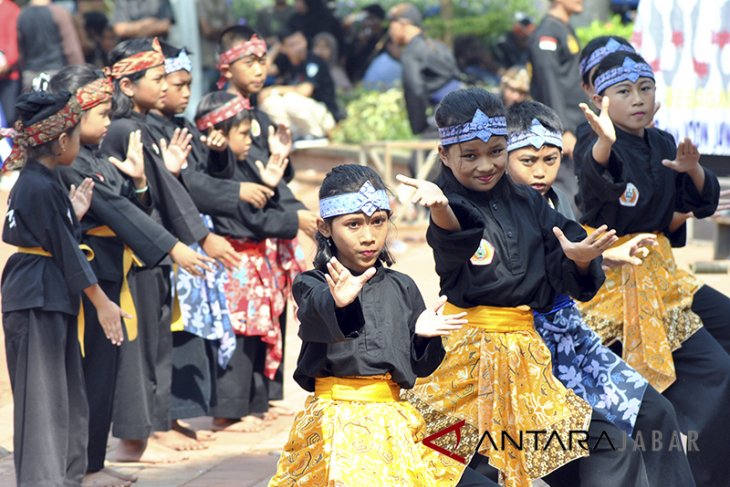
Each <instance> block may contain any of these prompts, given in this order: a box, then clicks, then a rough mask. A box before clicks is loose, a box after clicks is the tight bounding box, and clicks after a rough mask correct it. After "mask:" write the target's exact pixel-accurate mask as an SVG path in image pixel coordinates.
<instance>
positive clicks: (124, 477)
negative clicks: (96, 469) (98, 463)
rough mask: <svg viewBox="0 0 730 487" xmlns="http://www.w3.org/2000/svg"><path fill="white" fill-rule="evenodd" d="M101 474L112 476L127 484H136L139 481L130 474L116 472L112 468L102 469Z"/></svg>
mask: <svg viewBox="0 0 730 487" xmlns="http://www.w3.org/2000/svg"><path fill="white" fill-rule="evenodd" d="M101 472H104V473H105V474H107V475H111V476H112V477H116V478H118V479H121V480H126V481H127V482H132V483H135V482H136V481H137V476H136V475H132V474H130V473H124V472H121V471H119V470H115V469H113V468H110V467H104V468H102V469H101Z"/></svg>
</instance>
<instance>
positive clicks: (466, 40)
mask: <svg viewBox="0 0 730 487" xmlns="http://www.w3.org/2000/svg"><path fill="white" fill-rule="evenodd" d="M454 55H455V56H456V64H457V65H458V66H459V69H460V70H461V71H462V72H463V73H464V74H465V75H466V77H467V81H468V82H469V83H472V84H473V83H484V84H488V85H491V86H497V85H498V84H499V71H500V67H499V65H498V64H497V63H496V62H495V59H494V56H493V55H492V53H491V52H490V50H489V48H488V47H487V45H486V44H485V43H484V41H483V40H482V39H480V38H479V37H477V36H462V37H458V38H457V39H456V40H455V41H454Z"/></svg>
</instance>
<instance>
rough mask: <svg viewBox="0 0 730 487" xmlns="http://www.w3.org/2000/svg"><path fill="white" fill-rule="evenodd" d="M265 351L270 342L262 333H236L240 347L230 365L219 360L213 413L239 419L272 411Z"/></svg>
mask: <svg viewBox="0 0 730 487" xmlns="http://www.w3.org/2000/svg"><path fill="white" fill-rule="evenodd" d="M213 348H214V351H215V352H216V353H217V349H216V346H215V345H214V346H213ZM265 354H266V344H265V343H263V342H262V341H261V339H260V338H259V337H255V336H253V337H248V336H243V335H238V336H236V350H235V352H234V353H233V357H231V360H230V362H228V365H227V366H226V368H225V369H224V368H222V367H221V366H220V365H218V364H217V363H216V373H215V388H214V393H213V399H212V401H211V407H210V415H211V416H214V417H216V418H230V419H235V418H242V417H243V416H247V415H249V414H256V413H264V412H266V411H268V409H269V392H268V387H267V384H266V382H265V377H264V376H263V373H261V372H260V371H263V366H264V359H265ZM254 371H259V373H254Z"/></svg>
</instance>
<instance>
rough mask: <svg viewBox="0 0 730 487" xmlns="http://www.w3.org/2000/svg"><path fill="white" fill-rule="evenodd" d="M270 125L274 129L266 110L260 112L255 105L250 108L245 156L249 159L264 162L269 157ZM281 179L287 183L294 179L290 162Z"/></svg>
mask: <svg viewBox="0 0 730 487" xmlns="http://www.w3.org/2000/svg"><path fill="white" fill-rule="evenodd" d="M272 126H273V128H274V129H276V126H275V125H274V124H273V123H272V122H271V118H269V116H268V115H267V114H266V112H262V111H261V110H259V109H258V108H255V107H254V108H253V109H252V110H251V133H250V135H251V148H250V149H249V151H248V156H247V159H248V160H249V161H254V162H255V161H261V162H262V163H264V164H266V162H267V161H268V160H269V157H271V150H269V127H272ZM282 179H283V180H284V181H286V182H287V183H288V182H290V181H291V180H292V179H294V166H293V165H292V164H289V165H288V166H286V170H285V171H284V177H283V178H282Z"/></svg>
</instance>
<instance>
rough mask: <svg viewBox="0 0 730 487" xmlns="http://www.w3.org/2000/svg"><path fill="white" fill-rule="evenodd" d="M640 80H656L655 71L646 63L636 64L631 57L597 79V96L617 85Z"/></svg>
mask: <svg viewBox="0 0 730 487" xmlns="http://www.w3.org/2000/svg"><path fill="white" fill-rule="evenodd" d="M639 78H650V79H651V80H654V71H653V70H652V69H651V66H649V65H648V64H646V63H645V62H638V63H637V62H636V61H634V60H633V59H631V58H630V57H627V58H626V59H624V63H623V64H622V65H621V66H617V67H615V68H611V69H609V70H608V71H606V72H605V73H601V74H599V75H598V76H597V77H596V81H595V83H594V84H595V89H596V93H597V94H599V95H600V94H601V93H603V92H604V91H605V90H606V88H608V87H611V86H613V85H617V84H619V83H621V82H623V81H631V82H632V83H636V81H637V80H638V79H639Z"/></svg>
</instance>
